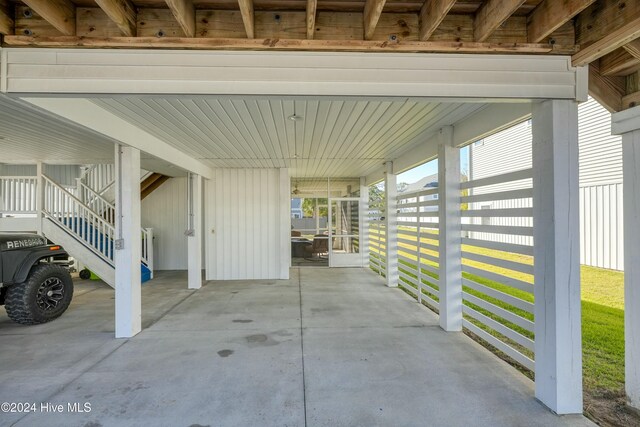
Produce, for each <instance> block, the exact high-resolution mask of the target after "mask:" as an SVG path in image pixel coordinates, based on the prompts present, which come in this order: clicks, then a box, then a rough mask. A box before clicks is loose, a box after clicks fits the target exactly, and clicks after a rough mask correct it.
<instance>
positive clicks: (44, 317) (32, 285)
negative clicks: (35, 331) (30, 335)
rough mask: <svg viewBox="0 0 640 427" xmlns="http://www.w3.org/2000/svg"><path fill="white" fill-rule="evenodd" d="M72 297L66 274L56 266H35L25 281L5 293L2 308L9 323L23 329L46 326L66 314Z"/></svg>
mask: <svg viewBox="0 0 640 427" xmlns="http://www.w3.org/2000/svg"><path fill="white" fill-rule="evenodd" d="M72 297H73V280H72V279H71V275H70V274H69V272H68V271H67V270H66V269H65V268H63V267H60V266H58V265H55V264H38V265H36V266H35V267H33V269H32V270H31V273H30V274H29V277H28V278H27V281H26V282H24V283H20V284H19V285H13V286H10V287H9V288H8V289H7V296H6V300H5V308H6V310H7V315H8V316H9V318H10V319H11V320H13V321H14V322H17V323H21V324H23V325H34V324H37V323H45V322H48V321H50V320H53V319H55V318H57V317H59V316H60V315H61V314H62V313H64V312H65V310H66V309H67V307H69V304H70V303H71V298H72Z"/></svg>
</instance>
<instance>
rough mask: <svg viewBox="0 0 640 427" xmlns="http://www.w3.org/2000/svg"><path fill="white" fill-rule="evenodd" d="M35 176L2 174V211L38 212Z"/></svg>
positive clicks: (0, 184)
mask: <svg viewBox="0 0 640 427" xmlns="http://www.w3.org/2000/svg"><path fill="white" fill-rule="evenodd" d="M37 183H38V179H37V177H35V176H0V213H3V214H35V213H37V203H36V200H37V194H38V193H37Z"/></svg>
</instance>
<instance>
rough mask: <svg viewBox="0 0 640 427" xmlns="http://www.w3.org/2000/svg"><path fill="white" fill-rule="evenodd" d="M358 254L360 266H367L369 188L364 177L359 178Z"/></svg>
mask: <svg viewBox="0 0 640 427" xmlns="http://www.w3.org/2000/svg"><path fill="white" fill-rule="evenodd" d="M359 218H360V253H361V254H362V266H363V267H368V266H369V186H368V185H367V179H366V177H364V176H362V177H360V213H359Z"/></svg>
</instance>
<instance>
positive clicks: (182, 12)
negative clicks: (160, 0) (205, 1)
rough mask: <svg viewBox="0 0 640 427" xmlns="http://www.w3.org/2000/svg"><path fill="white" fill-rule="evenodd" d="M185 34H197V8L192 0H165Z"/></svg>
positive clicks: (192, 35)
mask: <svg viewBox="0 0 640 427" xmlns="http://www.w3.org/2000/svg"><path fill="white" fill-rule="evenodd" d="M165 1H166V3H167V6H169V9H170V10H171V13H172V14H173V16H174V17H175V18H176V21H178V24H179V25H180V28H182V31H184V34H185V36H187V37H194V36H195V35H196V10H195V8H194V7H193V2H192V1H191V0H165Z"/></svg>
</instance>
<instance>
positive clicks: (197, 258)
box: [186, 173, 202, 289]
mask: <svg viewBox="0 0 640 427" xmlns="http://www.w3.org/2000/svg"><path fill="white" fill-rule="evenodd" d="M187 209H188V212H187V215H188V216H189V217H188V218H187V224H188V229H187V232H186V235H187V263H188V273H187V275H188V280H187V286H188V288H189V289H200V288H201V287H202V176H200V175H196V174H194V173H189V176H188V177H187Z"/></svg>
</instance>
